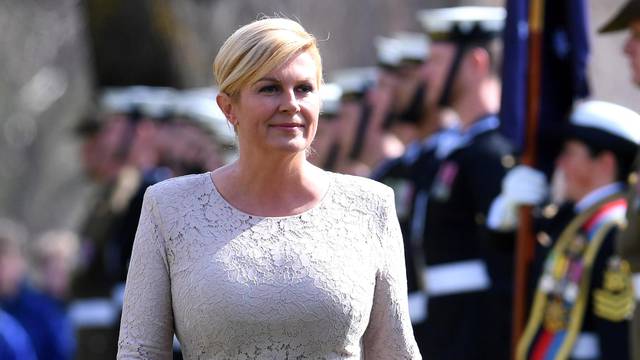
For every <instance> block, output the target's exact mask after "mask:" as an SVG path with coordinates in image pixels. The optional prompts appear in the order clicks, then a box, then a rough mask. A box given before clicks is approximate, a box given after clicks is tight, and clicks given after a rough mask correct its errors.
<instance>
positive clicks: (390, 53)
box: [374, 36, 401, 69]
mask: <svg viewBox="0 0 640 360" xmlns="http://www.w3.org/2000/svg"><path fill="white" fill-rule="evenodd" d="M374 43H375V46H376V55H377V57H378V66H380V67H382V68H385V69H394V68H396V67H398V66H399V65H400V60H401V52H400V42H399V40H398V39H394V38H391V37H386V36H377V37H376V38H375V40H374Z"/></svg>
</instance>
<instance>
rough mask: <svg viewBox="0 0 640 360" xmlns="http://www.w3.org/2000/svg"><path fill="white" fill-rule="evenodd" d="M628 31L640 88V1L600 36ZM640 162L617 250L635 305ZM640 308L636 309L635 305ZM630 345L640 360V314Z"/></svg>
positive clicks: (639, 288)
mask: <svg viewBox="0 0 640 360" xmlns="http://www.w3.org/2000/svg"><path fill="white" fill-rule="evenodd" d="M626 29H628V30H629V37H628V38H627V41H626V42H625V46H624V53H625V55H626V56H627V57H628V58H629V60H630V62H629V63H630V64H631V74H632V81H633V83H635V84H636V86H640V0H630V1H628V2H627V3H626V4H625V5H624V6H623V7H622V8H621V9H620V10H618V12H617V13H616V14H615V15H614V16H613V18H611V19H610V20H609V21H608V22H607V23H606V24H604V25H603V26H602V28H600V33H610V32H618V31H621V30H626ZM639 167H640V159H636V165H635V168H636V172H635V173H634V174H633V175H632V176H631V177H630V178H629V180H630V184H629V185H630V186H629V194H628V201H629V207H628V213H627V221H628V225H627V228H626V229H625V230H624V231H621V232H620V233H619V235H618V240H617V244H616V246H617V251H618V252H619V253H620V254H623V255H624V256H625V257H626V258H627V259H628V261H629V264H630V266H631V271H632V272H633V274H634V276H633V279H634V286H635V289H636V303H637V302H638V301H640V181H638V175H639V174H640V173H639V172H638V169H639ZM636 309H637V306H636ZM631 339H632V340H635V341H631V345H632V348H633V350H632V351H633V359H636V360H640V341H639V339H640V312H639V311H636V312H635V314H634V319H633V325H632V330H631Z"/></svg>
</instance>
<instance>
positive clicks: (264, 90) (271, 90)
mask: <svg viewBox="0 0 640 360" xmlns="http://www.w3.org/2000/svg"><path fill="white" fill-rule="evenodd" d="M259 91H260V92H261V93H266V94H273V93H275V92H276V91H278V87H277V86H276V85H266V86H263V87H261V88H260V90H259Z"/></svg>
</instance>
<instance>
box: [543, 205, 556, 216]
mask: <svg viewBox="0 0 640 360" xmlns="http://www.w3.org/2000/svg"><path fill="white" fill-rule="evenodd" d="M556 214H558V206H556V205H555V204H551V205H547V206H545V207H544V209H542V216H544V217H545V218H547V219H551V218H552V217H554V216H556Z"/></svg>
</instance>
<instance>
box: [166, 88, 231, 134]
mask: <svg viewBox="0 0 640 360" xmlns="http://www.w3.org/2000/svg"><path fill="white" fill-rule="evenodd" d="M217 95H218V90H217V89H216V88H213V87H209V88H196V89H188V90H184V91H182V92H180V93H179V94H178V96H176V97H175V99H174V114H175V115H176V116H179V117H183V118H186V119H188V120H191V121H194V122H195V123H196V124H197V125H199V126H201V127H203V128H205V129H208V130H209V131H211V132H212V133H213V135H214V137H215V138H216V139H218V140H219V141H221V142H223V143H233V142H234V141H235V133H234V132H233V130H232V129H231V126H230V125H229V124H228V122H227V118H226V117H225V116H224V113H223V112H222V110H220V107H219V106H218V104H217V103H216V96H217Z"/></svg>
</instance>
